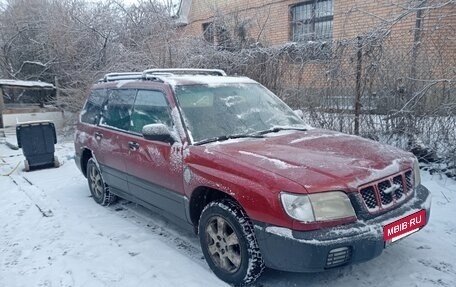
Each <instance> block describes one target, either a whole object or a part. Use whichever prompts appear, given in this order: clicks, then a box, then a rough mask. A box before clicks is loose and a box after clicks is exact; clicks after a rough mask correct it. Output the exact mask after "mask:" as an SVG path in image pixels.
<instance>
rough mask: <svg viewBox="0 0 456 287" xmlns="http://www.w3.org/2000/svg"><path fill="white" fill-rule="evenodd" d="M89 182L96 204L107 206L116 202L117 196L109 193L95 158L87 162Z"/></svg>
mask: <svg viewBox="0 0 456 287" xmlns="http://www.w3.org/2000/svg"><path fill="white" fill-rule="evenodd" d="M87 181H88V183H89V189H90V193H91V194H92V198H93V200H95V202H96V203H98V204H100V205H102V206H106V205H110V204H113V203H114V202H115V201H116V199H117V196H115V195H114V194H112V193H110V192H109V186H108V185H107V184H106V183H105V182H104V180H103V177H102V175H101V171H100V169H99V168H98V166H97V164H96V163H95V160H94V159H93V158H90V159H89V161H88V162H87Z"/></svg>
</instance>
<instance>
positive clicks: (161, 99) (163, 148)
mask: <svg viewBox="0 0 456 287" xmlns="http://www.w3.org/2000/svg"><path fill="white" fill-rule="evenodd" d="M153 123H162V124H165V125H166V126H167V127H168V128H169V129H170V130H173V121H172V118H171V113H170V109H169V104H168V102H167V100H166V96H165V93H164V92H163V91H160V90H138V93H137V96H136V101H135V104H134V109H133V111H132V115H131V128H130V131H131V132H132V137H131V141H130V142H129V154H130V156H129V160H128V161H127V172H128V183H129V189H130V192H131V194H132V195H134V196H135V197H137V198H138V199H140V200H141V201H143V202H145V203H146V204H150V205H153V206H155V207H158V208H160V209H163V210H165V211H167V212H168V213H171V214H173V215H175V216H177V217H179V218H182V219H185V218H186V217H185V211H184V190H183V177H182V145H181V144H180V143H174V144H173V145H170V144H169V143H166V142H160V141H151V140H146V139H144V137H143V136H142V135H141V131H142V128H143V126H145V125H147V124H153Z"/></svg>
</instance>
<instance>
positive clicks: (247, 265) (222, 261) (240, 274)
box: [198, 200, 264, 285]
mask: <svg viewBox="0 0 456 287" xmlns="http://www.w3.org/2000/svg"><path fill="white" fill-rule="evenodd" d="M198 231H199V232H198V233H199V238H200V242H201V248H202V250H203V254H204V257H205V258H206V261H207V263H208V265H209V267H210V268H211V269H212V271H213V272H214V273H215V275H217V277H219V278H220V279H221V280H223V281H225V282H227V283H230V284H234V285H244V284H250V283H253V282H255V280H257V279H258V277H260V275H261V273H262V272H263V269H264V262H263V258H262V256H261V253H260V250H259V247H258V243H257V241H256V238H255V233H254V230H253V225H252V223H251V222H250V219H249V217H248V216H247V214H246V213H245V211H244V210H242V208H240V207H239V206H238V205H237V204H236V203H234V202H232V201H229V200H223V201H213V202H211V203H209V204H208V205H207V206H206V207H205V208H204V209H203V211H202V213H201V217H200V220H199V225H198Z"/></svg>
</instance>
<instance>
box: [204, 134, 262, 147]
mask: <svg viewBox="0 0 456 287" xmlns="http://www.w3.org/2000/svg"><path fill="white" fill-rule="evenodd" d="M263 137H264V136H262V135H259V134H256V133H255V134H234V135H223V136H218V137H213V138H208V139H204V140H201V141H199V142H196V143H195V145H200V144H205V143H210V142H218V141H226V140H230V139H239V138H263Z"/></svg>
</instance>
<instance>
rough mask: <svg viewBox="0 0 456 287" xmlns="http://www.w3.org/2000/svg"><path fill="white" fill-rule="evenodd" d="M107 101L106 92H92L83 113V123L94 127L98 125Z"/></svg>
mask: <svg viewBox="0 0 456 287" xmlns="http://www.w3.org/2000/svg"><path fill="white" fill-rule="evenodd" d="M105 100H106V90H92V92H91V93H90V95H89V98H88V99H87V102H86V104H85V106H84V109H83V110H82V112H81V122H83V123H88V124H92V125H96V124H98V122H99V120H100V115H101V108H102V105H103V103H104V101H105Z"/></svg>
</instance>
